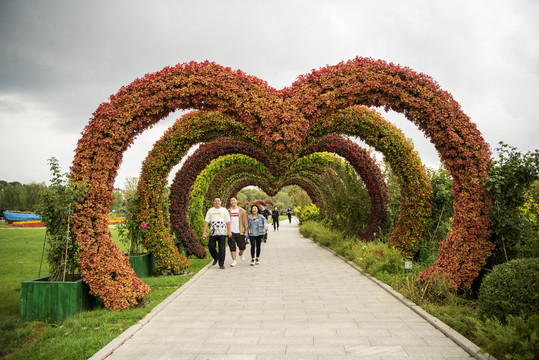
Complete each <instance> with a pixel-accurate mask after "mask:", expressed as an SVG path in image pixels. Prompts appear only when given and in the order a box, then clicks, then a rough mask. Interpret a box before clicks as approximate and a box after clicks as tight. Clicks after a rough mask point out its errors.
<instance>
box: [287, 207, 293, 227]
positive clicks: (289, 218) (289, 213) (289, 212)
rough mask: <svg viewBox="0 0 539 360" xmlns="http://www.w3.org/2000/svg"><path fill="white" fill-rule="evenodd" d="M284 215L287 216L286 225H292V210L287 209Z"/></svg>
mask: <svg viewBox="0 0 539 360" xmlns="http://www.w3.org/2000/svg"><path fill="white" fill-rule="evenodd" d="M286 215H288V223H289V224H292V208H290V207H289V208H288V209H287V210H286Z"/></svg>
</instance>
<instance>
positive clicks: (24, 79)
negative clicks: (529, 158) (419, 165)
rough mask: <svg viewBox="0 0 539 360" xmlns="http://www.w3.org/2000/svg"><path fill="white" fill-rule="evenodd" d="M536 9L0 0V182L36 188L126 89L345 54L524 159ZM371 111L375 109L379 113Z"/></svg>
mask: <svg viewBox="0 0 539 360" xmlns="http://www.w3.org/2000/svg"><path fill="white" fill-rule="evenodd" d="M538 39H539V2H538V1H536V0H511V1H507V0H479V1H476V0H454V1H443V2H442V1H433V0H421V1H416V0H410V1H401V0H377V1H372V0H368V1H363V0H351V1H345V0H328V1H315V0H311V1H306V0H305V1H297V0H284V1H281V0H272V1H248V0H245V1H240V0H236V1H217V0H215V1H204V0H199V1H192V0H191V1H183V0H178V1H173V0H170V1H164V0H152V1H133V0H129V1H111V0H106V1H103V0H97V1H96V0H92V1H90V0H87V1H75V0H69V1H68V0H65V1H56V0H47V1H40V0H34V1H26V0H0V159H1V161H0V180H7V181H19V182H21V183H30V182H42V181H45V182H47V181H48V179H49V169H48V166H47V159H48V158H50V157H52V156H55V157H56V158H58V159H59V161H60V165H61V166H62V168H63V169H64V170H65V171H67V170H68V168H69V166H70V165H71V161H72V159H73V156H74V149H75V146H76V142H77V140H78V139H79V137H80V133H81V131H82V130H83V128H84V126H85V125H86V124H87V123H88V121H89V119H90V118H91V116H92V113H93V112H94V111H95V110H96V109H97V107H98V106H99V104H100V103H102V102H106V101H107V99H108V97H109V96H110V95H111V94H114V93H116V92H117V91H118V89H119V88H120V87H122V86H124V85H127V84H129V83H131V82H132V81H133V80H134V79H136V78H137V77H141V76H144V75H145V74H146V73H150V72H155V71H158V70H160V69H162V68H163V67H165V66H169V65H175V64H177V63H183V62H188V61H191V60H194V61H203V60H210V61H214V62H216V63H218V64H221V65H223V66H229V67H232V68H234V69H241V70H243V71H245V72H246V73H248V74H250V75H254V76H257V77H259V78H261V79H263V80H266V81H267V82H268V83H269V85H270V86H273V87H275V88H278V89H280V88H283V87H286V86H289V85H290V84H291V83H292V82H293V81H294V80H295V79H296V77H297V76H299V75H301V74H305V73H308V72H310V71H311V70H312V69H317V68H319V67H322V66H325V65H333V64H336V63H339V62H340V61H343V60H348V59H352V58H354V57H356V56H361V57H372V58H376V59H383V60H385V61H387V62H393V63H398V64H400V65H403V66H407V67H410V68H412V69H414V70H415V71H417V72H422V73H425V74H428V75H430V76H431V77H432V78H434V79H435V80H436V81H437V82H438V83H439V84H440V86H441V87H442V89H444V90H446V91H448V92H450V93H451V94H452V95H453V97H454V98H455V100H456V101H457V102H459V103H460V105H461V106H462V109H463V111H464V112H465V113H466V114H468V115H469V116H470V117H471V119H472V121H473V122H475V123H476V124H477V126H478V128H479V130H480V131H481V132H482V134H483V136H484V138H485V140H486V141H487V142H488V143H489V144H490V145H491V147H492V148H493V149H494V148H495V147H497V144H498V142H499V141H504V142H506V143H509V144H510V145H513V146H516V147H517V148H518V149H519V150H521V151H522V152H527V151H530V150H534V149H536V148H538V146H537V145H538V141H537V134H539V125H538V124H539V121H538V120H539V116H538V115H537V112H536V106H537V104H538V103H539V40H538ZM380 111H381V110H380ZM383 115H384V116H385V117H386V118H387V119H388V120H390V121H392V122H393V123H395V124H396V125H397V126H398V127H400V128H401V129H402V130H403V131H404V133H405V134H406V135H407V136H408V137H410V138H411V139H412V140H413V142H414V144H415V146H416V148H417V149H418V151H419V153H420V155H421V156H422V159H423V161H424V163H425V164H427V165H428V166H431V167H438V164H439V160H438V155H437V154H436V151H435V150H434V147H433V146H432V144H430V142H429V141H428V140H427V139H425V138H424V137H423V135H422V133H421V132H419V131H418V130H417V129H416V128H415V127H414V126H413V125H412V124H411V123H409V122H408V121H406V120H405V119H404V118H403V117H401V116H400V115H398V114H394V113H387V114H386V113H383ZM179 116H180V113H175V114H173V116H170V117H168V118H167V119H164V120H162V121H161V122H160V123H159V124H157V125H156V126H154V127H153V128H152V129H151V130H148V131H146V132H145V133H143V134H142V135H140V136H139V137H138V138H137V139H136V140H135V143H134V145H133V146H132V147H131V148H130V149H129V150H128V151H127V152H126V154H125V156H124V161H123V163H122V166H121V168H120V171H119V175H118V178H117V179H116V186H117V187H120V188H121V187H123V185H124V182H125V178H127V177H137V176H138V175H139V173H140V166H141V163H142V161H143V160H144V158H145V157H146V154H147V152H148V151H149V150H150V149H151V147H152V145H153V143H154V142H155V141H156V140H157V139H159V138H160V136H161V135H162V133H163V132H164V131H165V130H166V129H167V128H168V127H169V126H170V125H171V124H172V123H173V122H174V120H175V119H176V118H177V117H179Z"/></svg>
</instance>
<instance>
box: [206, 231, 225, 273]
mask: <svg viewBox="0 0 539 360" xmlns="http://www.w3.org/2000/svg"><path fill="white" fill-rule="evenodd" d="M216 242H217V244H218V246H219V252H217V249H216V248H215V247H216ZM208 249H209V250H210V254H211V257H212V258H213V259H214V260H218V261H219V266H224V265H225V255H226V235H214V236H210V239H209V240H208Z"/></svg>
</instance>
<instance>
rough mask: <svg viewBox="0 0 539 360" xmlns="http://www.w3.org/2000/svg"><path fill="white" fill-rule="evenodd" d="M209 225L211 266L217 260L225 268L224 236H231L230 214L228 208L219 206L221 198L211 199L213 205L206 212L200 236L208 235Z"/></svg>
mask: <svg viewBox="0 0 539 360" xmlns="http://www.w3.org/2000/svg"><path fill="white" fill-rule="evenodd" d="M208 225H210V238H209V240H208V249H209V250H210V254H211V256H212V258H213V263H212V266H213V265H215V264H217V262H219V267H220V268H221V269H224V268H225V256H226V237H227V235H228V238H230V237H232V233H231V232H230V214H229V213H228V210H227V209H225V208H223V207H221V198H219V197H216V198H215V199H213V207H212V208H211V209H209V210H208V212H207V213H206V218H205V221H204V232H203V233H202V237H203V238H204V239H205V238H206V237H207V236H208V233H207V232H206V231H207V229H208ZM216 243H217V244H218V246H219V252H217V250H216Z"/></svg>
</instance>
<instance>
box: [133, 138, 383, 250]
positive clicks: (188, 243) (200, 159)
mask: <svg viewBox="0 0 539 360" xmlns="http://www.w3.org/2000/svg"><path fill="white" fill-rule="evenodd" d="M171 130H172V129H171ZM169 137H171V138H174V137H175V135H174V131H170V132H167V133H166V134H165V135H164V136H163V138H162V140H165V139H168V138H169ZM322 141H325V142H324V143H323V144H320V145H319V148H318V151H324V150H323V149H324V145H325V143H334V144H335V146H337V144H342V145H347V146H348V147H350V148H351V151H352V154H353V155H354V156H355V157H354V158H353V160H355V161H354V162H353V164H354V165H355V168H356V171H358V173H359V174H360V176H361V178H362V179H363V180H364V181H365V182H366V183H367V184H368V186H367V187H368V189H369V193H370V195H371V199H372V204H373V206H372V210H371V213H372V214H373V216H371V220H370V223H372V224H373V225H371V226H370V227H369V229H372V230H370V232H369V233H367V234H366V235H365V238H367V239H372V237H373V236H374V232H375V231H376V230H378V228H380V227H381V228H384V224H385V221H386V218H387V217H386V216H384V215H385V214H386V210H385V207H386V205H387V201H388V195H387V194H388V192H387V186H386V185H385V182H384V178H383V174H382V173H381V171H380V170H379V169H378V167H377V165H376V164H375V163H374V161H373V160H372V159H371V158H370V156H369V155H368V153H367V152H366V151H365V150H363V149H361V148H360V147H359V146H357V145H356V144H355V143H353V142H351V141H346V140H344V139H342V138H340V137H336V136H331V137H330V138H326V139H324V140H322ZM169 143H171V144H172V143H173V140H172V139H170V142H169ZM343 147H344V146H343ZM310 152H311V153H312V152H314V151H310ZM308 153H309V152H306V153H305V154H304V155H307V154H308ZM226 154H245V155H249V156H253V157H254V158H256V159H258V160H259V161H262V162H263V163H264V164H265V165H266V166H267V165H268V163H269V161H268V159H267V157H266V156H265V154H264V153H262V152H260V151H259V150H257V149H256V148H254V147H253V146H251V145H249V144H245V143H243V142H241V141H239V140H232V139H224V138H221V139H218V140H217V141H215V142H212V143H206V144H204V145H201V146H200V147H199V148H198V149H197V150H196V151H195V152H194V153H193V154H192V155H191V156H190V157H189V158H188V159H187V160H186V161H185V162H184V164H183V166H182V168H181V169H180V170H179V171H178V172H177V174H176V176H175V178H174V181H173V183H172V186H171V192H170V216H171V222H172V224H173V229H174V232H175V235H176V238H177V239H179V240H180V241H181V242H182V243H183V245H184V247H185V248H186V253H187V254H188V255H190V254H193V255H197V256H203V255H205V252H204V249H203V248H202V247H201V246H200V244H199V241H198V238H200V234H198V235H199V236H196V235H195V234H194V233H193V232H192V230H191V229H190V226H189V224H188V222H187V208H188V205H189V197H190V193H191V187H192V186H193V184H194V182H195V180H196V178H197V176H199V174H200V173H201V171H202V170H204V169H205V168H206V166H207V165H208V164H209V163H210V161H211V160H213V159H215V158H217V157H219V156H223V155H226ZM269 171H270V172H272V173H273V174H275V171H272V169H269ZM225 178H227V177H225ZM141 202H144V201H143V199H141ZM150 206H152V205H150ZM374 214H376V216H375V215H374ZM190 218H192V217H190ZM199 222H200V221H199Z"/></svg>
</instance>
